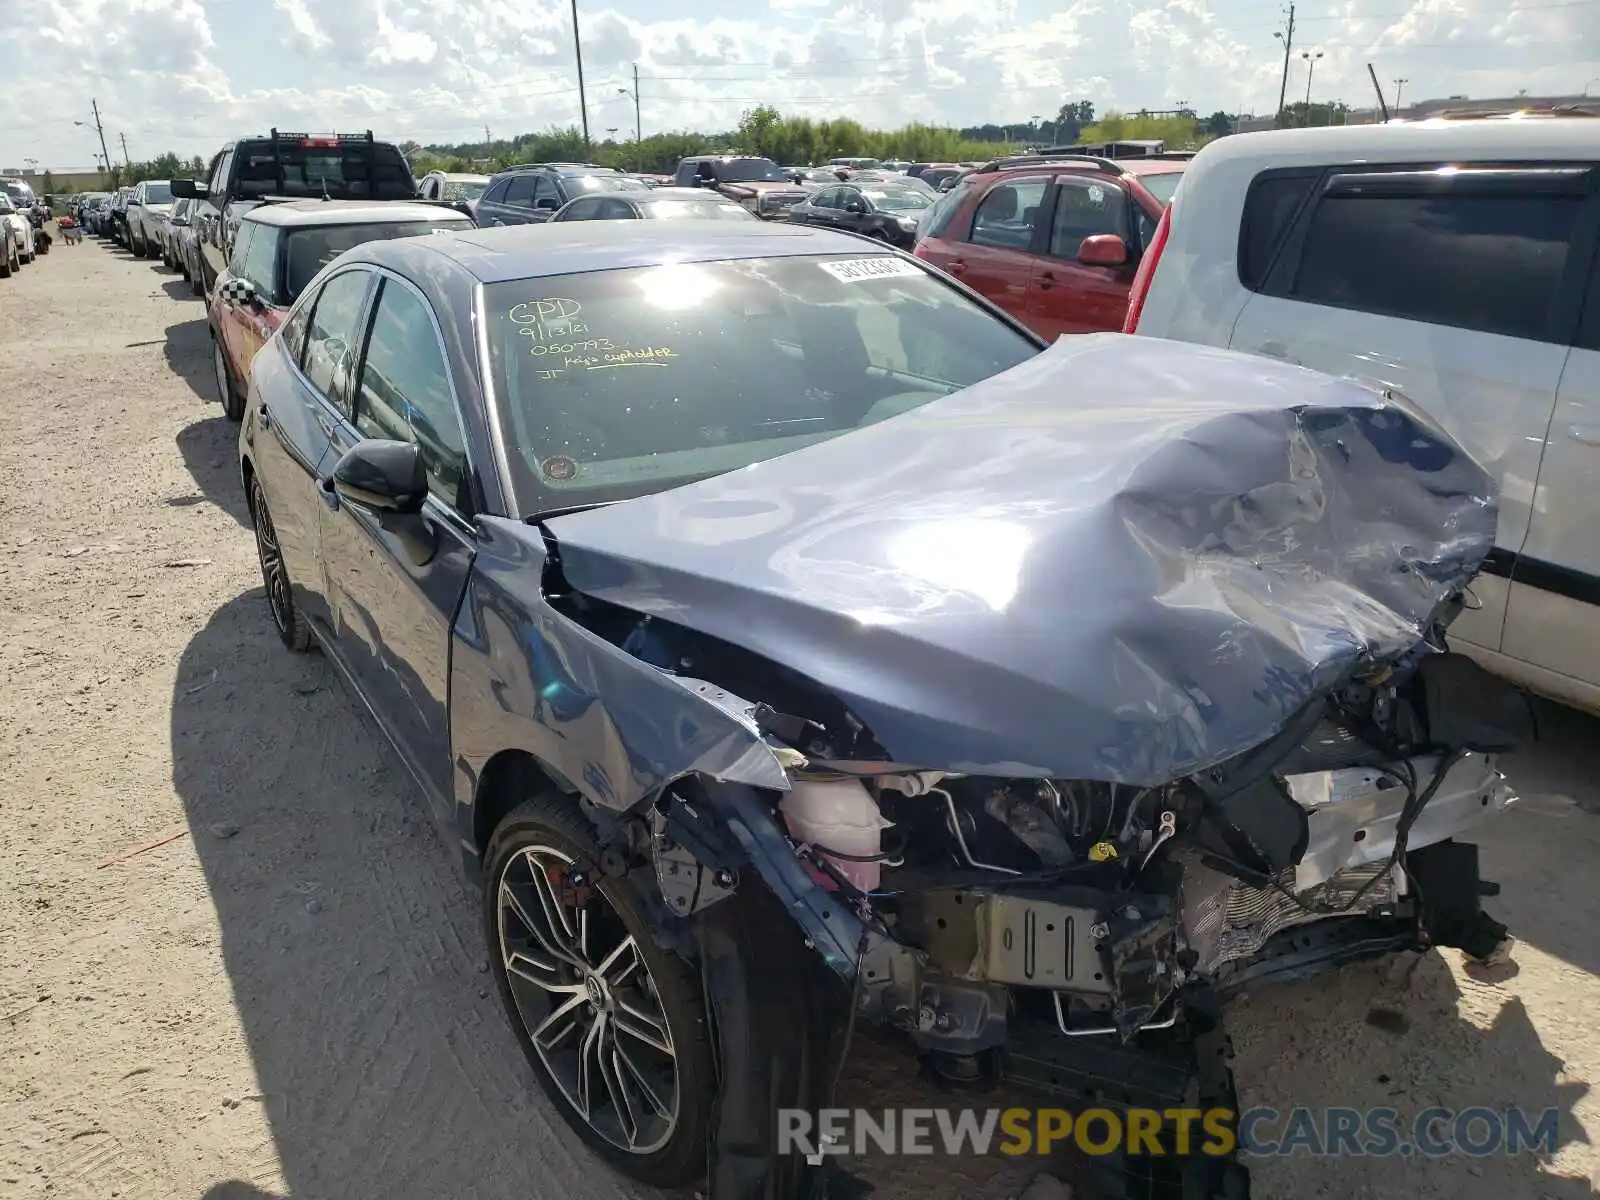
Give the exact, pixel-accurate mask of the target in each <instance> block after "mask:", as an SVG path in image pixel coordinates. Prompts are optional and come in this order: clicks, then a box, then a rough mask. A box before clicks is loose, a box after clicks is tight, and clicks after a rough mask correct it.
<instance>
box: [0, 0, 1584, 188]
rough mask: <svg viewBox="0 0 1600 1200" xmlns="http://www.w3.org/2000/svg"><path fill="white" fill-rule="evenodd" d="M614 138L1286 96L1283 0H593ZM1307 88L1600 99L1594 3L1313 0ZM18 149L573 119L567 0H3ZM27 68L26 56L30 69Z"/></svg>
mask: <svg viewBox="0 0 1600 1200" xmlns="http://www.w3.org/2000/svg"><path fill="white" fill-rule="evenodd" d="M579 8H580V15H579V20H580V22H581V27H582V36H583V53H584V67H585V72H586V77H587V88H586V92H587V96H588V99H589V119H590V125H591V128H592V131H593V133H594V136H595V137H596V138H603V137H605V136H606V130H607V129H608V128H612V127H616V128H617V129H619V130H620V132H619V133H618V134H617V136H618V137H619V138H625V137H627V136H628V134H629V133H630V132H631V127H632V123H633V103H632V101H631V100H630V99H629V98H627V97H626V96H623V95H621V94H620V93H619V91H618V89H619V88H622V87H631V86H632V68H633V64H635V63H637V64H638V65H639V71H640V76H641V89H640V90H641V92H642V98H643V106H642V108H643V119H644V129H645V132H646V133H650V132H652V131H660V130H663V129H673V128H698V129H705V130H715V129H726V128H731V127H732V126H733V125H734V123H735V122H736V121H737V119H738V116H739V113H740V111H741V110H743V109H745V108H748V107H750V106H752V105H755V104H758V103H769V104H773V105H776V106H777V107H778V108H779V109H780V110H782V111H784V112H786V113H804V114H808V115H811V116H816V117H823V116H836V115H846V114H848V115H850V116H854V117H857V118H859V119H861V120H864V121H866V122H868V123H870V124H874V125H879V126H894V125H899V124H903V123H905V122H907V121H911V120H918V119H921V120H930V121H935V122H947V123H950V124H954V125H962V124H973V123H979V122H983V121H994V122H997V123H998V122H1010V121H1026V120H1027V119H1028V118H1029V117H1031V116H1033V115H1034V114H1044V115H1046V116H1049V115H1051V114H1053V113H1054V112H1055V111H1056V109H1057V108H1058V107H1059V105H1060V104H1061V102H1062V101H1063V100H1066V99H1078V98H1087V99H1090V100H1093V101H1094V103H1095V104H1096V106H1097V107H1098V108H1099V109H1100V110H1101V111H1104V110H1106V109H1109V108H1121V109H1133V108H1139V107H1141V106H1142V107H1149V108H1160V107H1169V106H1175V105H1178V104H1180V103H1183V102H1188V103H1189V104H1190V105H1191V106H1193V107H1195V108H1197V109H1199V110H1200V111H1201V112H1203V113H1209V112H1212V111H1215V110H1217V109H1222V110H1226V111H1228V112H1239V111H1246V112H1250V111H1254V112H1270V111H1272V108H1273V105H1274V104H1275V103H1276V100H1277V92H1278V81H1279V73H1280V71H1281V69H1282V64H1283V59H1282V52H1281V46H1280V43H1278V42H1276V41H1274V40H1273V36H1272V35H1273V31H1274V30H1277V29H1281V28H1282V23H1283V14H1282V8H1281V7H1280V4H1279V3H1278V0H1164V2H1162V0H1054V2H1052V0H680V2H679V3H678V4H677V5H672V4H668V3H663V2H661V0H579ZM1295 42H1296V46H1295V54H1294V59H1293V61H1292V64H1291V71H1290V78H1289V94H1290V97H1291V98H1294V97H1301V98H1303V97H1304V95H1305V87H1306V82H1307V80H1306V64H1305V63H1304V62H1303V61H1302V60H1301V58H1300V51H1301V50H1302V49H1304V50H1307V51H1310V52H1313V53H1314V52H1317V51H1321V52H1322V55H1323V57H1322V58H1321V59H1320V60H1319V61H1318V62H1317V64H1316V71H1315V75H1314V77H1313V79H1312V91H1313V97H1314V98H1317V99H1323V100H1329V99H1339V98H1343V99H1345V100H1347V101H1349V102H1352V103H1357V104H1362V105H1365V104H1368V103H1370V97H1371V87H1370V84H1369V83H1368V82H1367V77H1366V65H1365V64H1366V63H1367V62H1368V61H1369V60H1370V61H1371V62H1373V63H1374V64H1375V66H1376V67H1377V70H1378V75H1379V78H1380V79H1381V80H1383V82H1384V87H1385V88H1386V89H1387V90H1388V91H1389V92H1390V96H1391V100H1392V98H1393V83H1392V81H1393V80H1394V79H1396V78H1405V79H1407V80H1408V81H1409V82H1408V83H1407V84H1406V85H1405V94H1406V95H1407V96H1409V97H1413V98H1416V99H1422V98H1425V97H1437V96H1447V95H1454V94H1466V95H1473V96H1489V95H1509V94H1515V93H1516V91H1517V90H1518V89H1522V88H1526V89H1528V91H1529V92H1530V93H1531V94H1540V93H1574V92H1579V91H1581V90H1583V89H1584V88H1585V87H1587V88H1588V89H1589V90H1590V91H1591V93H1593V94H1597V95H1600V0H1514V6H1513V7H1510V8H1509V9H1508V8H1506V7H1504V6H1501V5H1496V4H1494V3H1493V2H1492V0H1300V6H1299V10H1298V26H1297V31H1296V35H1295ZM0 61H3V62H6V63H8V64H12V68H11V69H10V70H8V71H7V98H8V103H7V104H6V115H5V118H4V119H3V120H0V166H4V167H13V166H22V165H24V162H25V160H27V159H37V160H39V162H40V163H41V164H42V165H43V166H54V167H58V168H65V167H85V166H88V165H90V164H91V163H92V161H93V158H92V155H93V153H94V152H95V150H96V149H97V142H96V141H95V139H94V136H93V130H92V128H90V127H89V126H87V125H80V124H78V122H88V121H89V120H90V100H91V98H92V99H95V100H98V101H99V104H100V111H101V114H102V117H103V119H104V122H105V129H106V140H107V143H108V145H110V146H111V148H112V152H113V154H115V155H116V156H117V157H119V158H120V157H121V144H120V138H121V136H122V135H126V137H127V143H128V150H129V152H130V153H131V154H132V156H133V157H134V158H135V159H140V158H148V157H152V156H154V155H156V154H158V153H160V152H162V151H166V150H175V151H177V152H179V153H181V154H184V155H186V156H187V155H193V154H200V155H206V156H209V155H210V154H211V153H212V152H213V151H214V150H215V149H216V148H217V147H218V146H219V145H220V144H221V143H222V142H223V141H224V140H226V139H228V138H230V137H233V136H237V135H239V134H242V133H247V132H252V131H264V130H265V129H266V128H268V127H269V126H271V125H273V124H277V125H278V127H279V128H295V129H313V130H329V129H335V128H337V129H365V128H368V127H370V128H372V129H373V130H374V131H375V132H377V133H378V135H379V136H380V137H388V138H392V139H395V140H401V139H404V138H408V137H414V138H416V139H417V140H419V141H422V142H453V141H464V140H468V139H474V138H481V137H482V131H483V128H484V126H486V125H487V126H488V128H489V129H490V131H491V132H492V133H494V134H495V135H496V136H506V135H509V134H512V133H515V132H522V131H528V130H535V129H542V128H546V127H548V126H550V125H552V124H560V125H566V124H575V123H576V121H577V117H578V88H577V79H576V74H575V72H574V70H573V61H572V23H571V16H570V9H569V6H568V0H0ZM18 68H20V69H18Z"/></svg>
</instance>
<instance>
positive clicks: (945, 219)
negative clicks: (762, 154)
mask: <svg viewBox="0 0 1600 1200" xmlns="http://www.w3.org/2000/svg"><path fill="white" fill-rule="evenodd" d="M970 195H972V184H970V183H968V182H966V181H964V180H963V181H962V182H961V183H958V184H956V185H955V187H953V188H951V189H950V190H949V191H948V192H944V193H942V194H941V195H940V196H939V199H937V200H935V201H934V202H933V207H932V208H931V209H929V210H928V212H927V215H926V216H924V217H923V218H922V220H921V222H920V223H919V225H920V227H919V229H918V231H917V232H918V234H919V240H920V239H921V238H930V237H943V236H944V234H945V230H947V229H949V228H950V223H951V222H952V221H954V220H955V217H956V213H958V212H960V211H961V208H962V206H963V205H964V204H965V203H966V199H967V197H968V196H970ZM812 203H813V204H815V203H816V201H812Z"/></svg>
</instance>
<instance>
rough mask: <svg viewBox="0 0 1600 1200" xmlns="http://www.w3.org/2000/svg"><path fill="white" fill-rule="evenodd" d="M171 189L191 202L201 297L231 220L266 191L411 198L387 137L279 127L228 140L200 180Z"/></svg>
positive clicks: (413, 191) (228, 250)
mask: <svg viewBox="0 0 1600 1200" xmlns="http://www.w3.org/2000/svg"><path fill="white" fill-rule="evenodd" d="M172 194H173V195H174V196H178V197H182V196H189V197H192V198H193V199H194V200H195V205H194V207H193V209H192V210H191V215H192V220H193V224H194V227H195V230H196V236H197V238H198V241H199V246H200V283H201V284H202V286H203V287H204V288H205V292H206V294H207V295H210V294H211V289H212V287H213V285H214V284H215V283H216V280H217V276H218V274H220V273H221V271H222V269H223V268H224V267H225V266H227V264H228V259H229V256H230V255H231V254H232V253H233V239H234V235H235V234H236V233H237V232H238V229H239V218H240V217H242V216H243V215H244V214H245V213H246V212H248V211H249V210H250V209H252V208H254V207H256V205H258V204H260V203H262V202H263V201H265V200H267V199H269V198H273V197H295V198H300V199H313V200H315V199H328V200H415V199H416V195H417V181H416V180H415V179H414V178H413V177H412V174H411V167H410V165H409V164H408V163H407V162H406V158H405V155H404V154H402V153H401V152H400V148H399V147H398V146H396V145H394V144H393V143H392V142H380V141H376V140H374V139H373V136H372V131H371V130H370V129H369V130H368V131H367V132H365V133H334V134H306V133H282V132H280V131H279V130H277V129H273V130H272V131H271V132H270V133H268V134H266V135H264V136H262V135H258V136H255V137H243V138H239V139H238V140H237V141H234V142H229V143H228V144H227V145H226V146H224V147H223V148H222V149H221V150H219V151H218V152H217V153H216V155H215V156H214V157H213V158H212V160H211V170H210V173H209V174H208V175H207V176H206V178H205V179H203V180H201V179H174V180H173V181H172Z"/></svg>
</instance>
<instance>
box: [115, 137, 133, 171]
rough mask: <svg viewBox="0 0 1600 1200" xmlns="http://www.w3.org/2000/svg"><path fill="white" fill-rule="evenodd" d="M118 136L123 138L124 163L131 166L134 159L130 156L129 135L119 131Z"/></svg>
mask: <svg viewBox="0 0 1600 1200" xmlns="http://www.w3.org/2000/svg"><path fill="white" fill-rule="evenodd" d="M117 136H118V137H120V138H121V139H122V165H123V166H126V167H131V166H133V159H131V158H129V157H128V135H127V134H125V133H119V134H117Z"/></svg>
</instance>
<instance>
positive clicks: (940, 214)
mask: <svg viewBox="0 0 1600 1200" xmlns="http://www.w3.org/2000/svg"><path fill="white" fill-rule="evenodd" d="M971 194H972V184H971V183H970V182H968V181H965V180H963V181H962V182H961V183H958V184H956V185H955V187H953V188H951V189H950V190H949V191H948V192H945V193H944V194H942V195H941V196H940V197H939V198H938V199H937V200H935V201H934V202H933V206H932V207H931V208H930V209H928V211H927V212H926V213H924V214H923V217H922V220H921V222H920V223H919V224H918V226H917V240H918V241H919V242H920V241H921V240H922V239H923V238H930V237H943V236H944V234H945V230H947V229H949V228H950V222H952V221H954V220H955V218H956V213H957V212H959V211H960V210H961V206H962V205H963V204H964V203H966V199H967V197H968V196H970V195H971Z"/></svg>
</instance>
